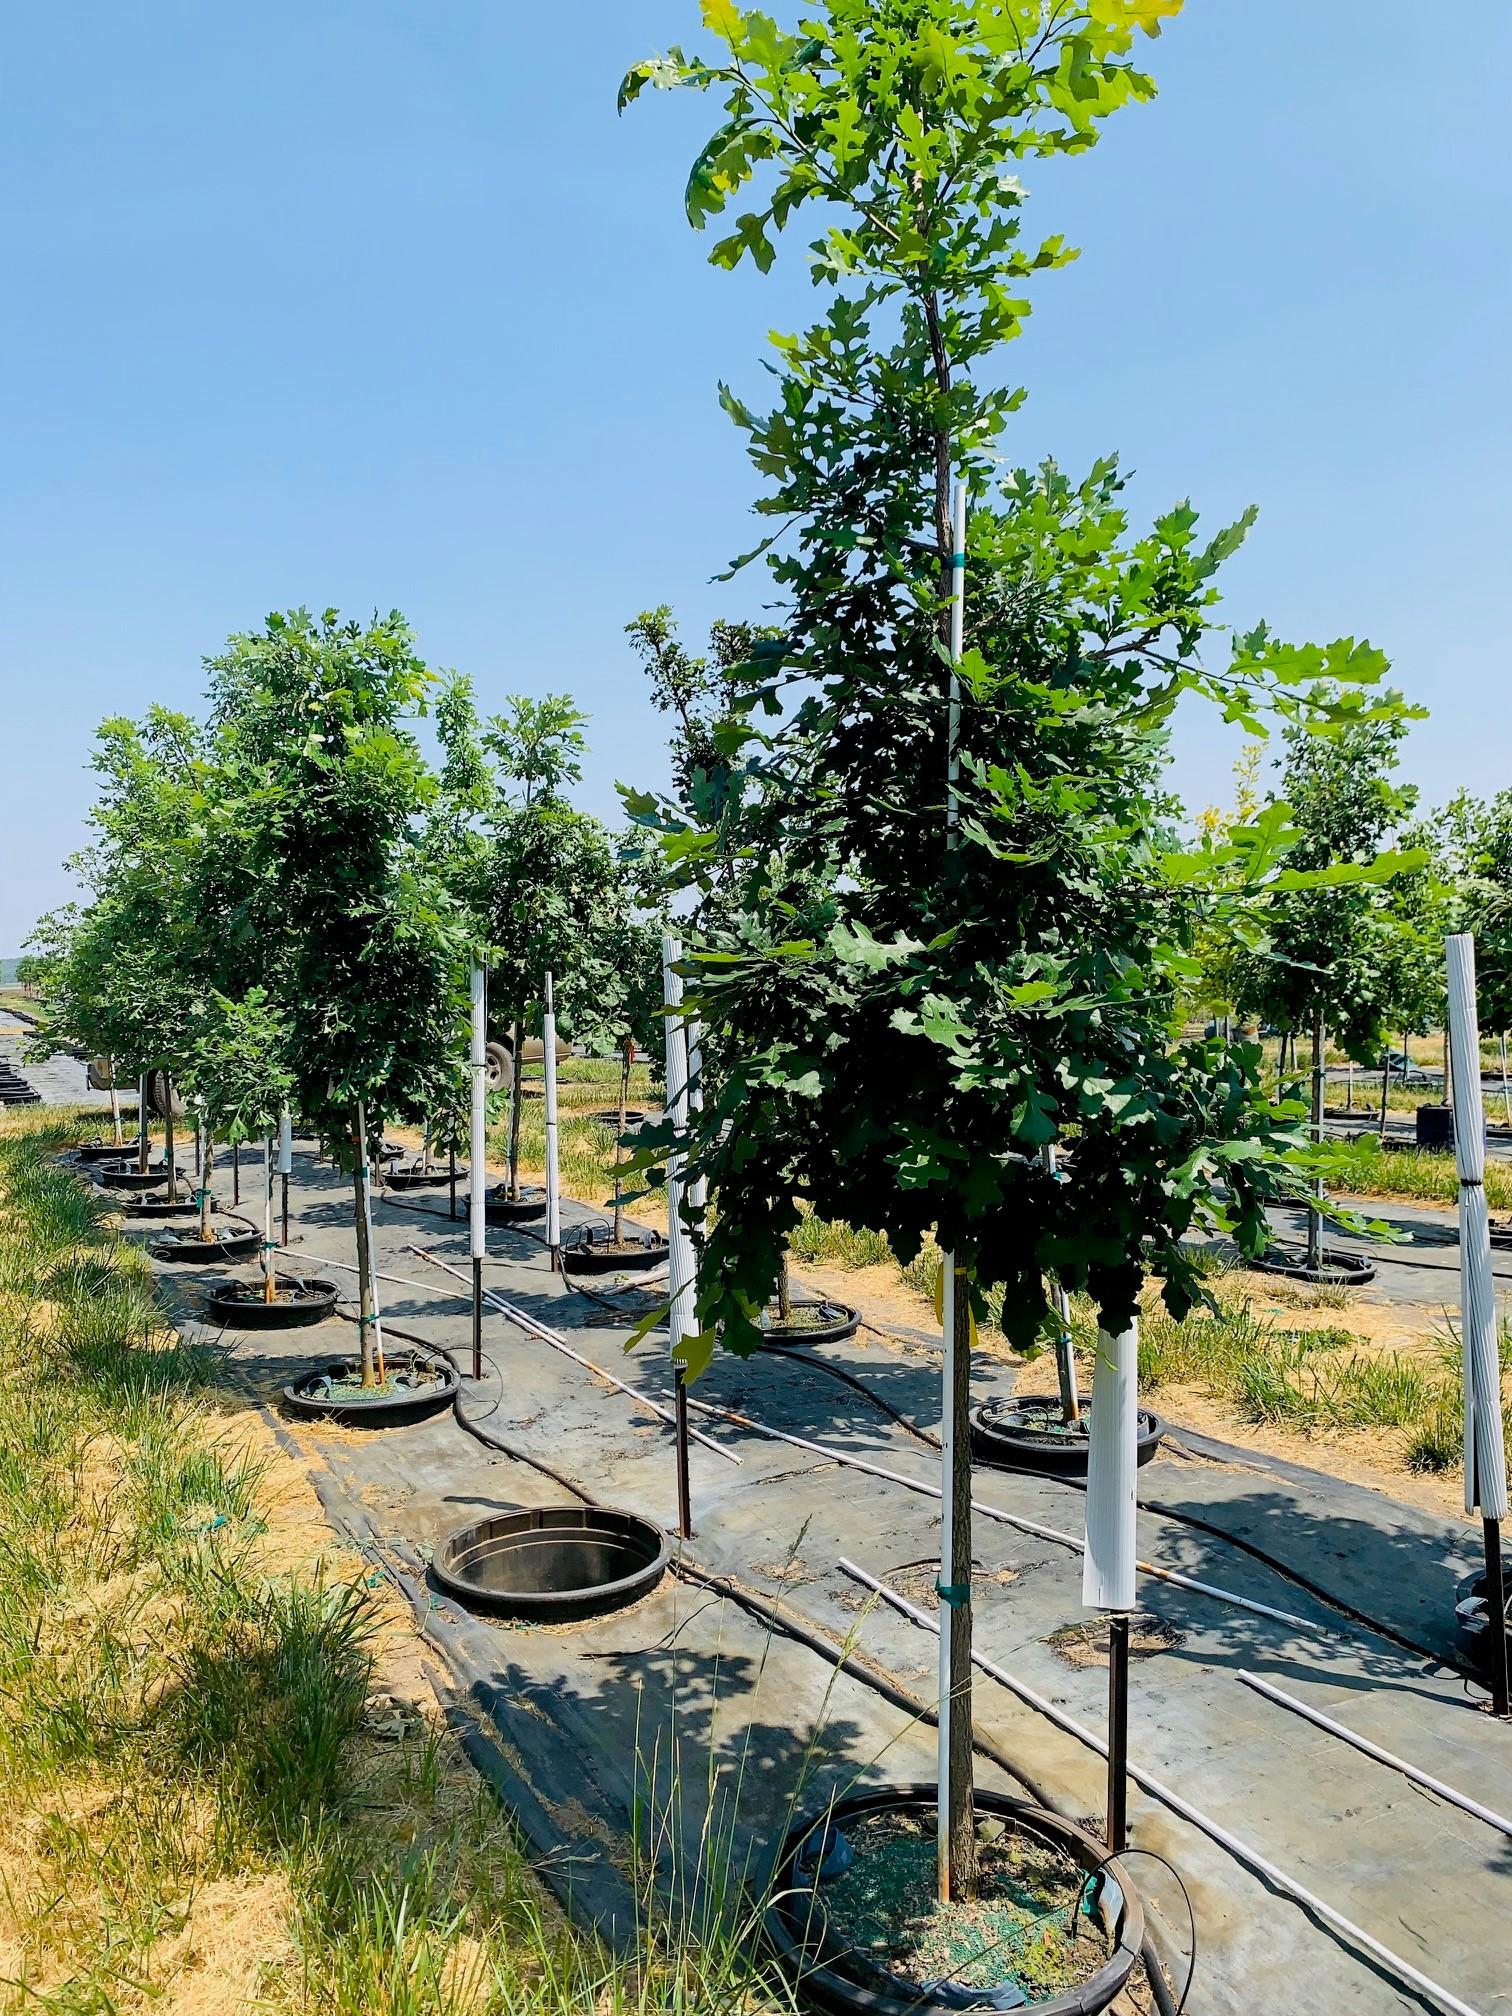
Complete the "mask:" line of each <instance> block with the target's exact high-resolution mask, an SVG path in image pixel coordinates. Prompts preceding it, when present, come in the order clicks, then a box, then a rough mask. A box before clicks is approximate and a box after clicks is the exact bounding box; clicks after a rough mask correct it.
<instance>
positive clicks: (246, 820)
mask: <svg viewBox="0 0 1512 2016" xmlns="http://www.w3.org/2000/svg"><path fill="white" fill-rule="evenodd" d="M209 669H210V671H211V675H212V696H213V699H214V703H215V716H214V719H215V726H216V729H217V732H218V734H219V736H220V738H221V744H222V749H223V761H224V763H225V766H226V772H227V776H228V779H229V780H230V786H229V789H228V791H227V794H226V798H225V801H224V804H223V807H222V816H223V819H224V821H225V823H226V824H227V826H228V828H230V829H231V830H232V832H234V835H235V848H236V852H237V855H238V858H239V860H240V861H241V862H242V864H243V868H244V882H245V889H246V919H247V928H248V931H249V935H250V938H251V941H252V942H254V943H255V944H257V945H259V946H261V947H263V948H264V949H265V953H266V955H267V963H268V967H269V969H270V970H269V976H268V988H269V993H270V997H271V999H272V1000H273V1002H274V1003H275V1004H276V1007H277V1008H278V1010H279V1011H281V1014H282V1016H283V1021H284V1026H285V1028H286V1030H287V1050H286V1062H287V1067H288V1072H289V1074H290V1076H291V1077H292V1080H293V1085H294V1088H295V1093H296V1098H297V1103H298V1105H299V1108H300V1110H301V1112H303V1113H305V1114H306V1115H307V1116H308V1117H309V1118H310V1120H311V1121H312V1122H313V1123H314V1124H315V1126H316V1127H317V1128H318V1130H319V1131H320V1132H321V1134H322V1135H323V1136H325V1137H326V1138H327V1139H328V1140H330V1141H332V1142H333V1143H335V1144H338V1145H339V1146H341V1147H342V1149H343V1152H349V1151H348V1150H347V1147H346V1144H347V1143H348V1142H349V1135H350V1128H351V1116H352V1111H353V1108H354V1106H355V1105H356V1103H357V1102H358V1101H361V1102H363V1103H364V1105H365V1107H366V1109H367V1114H368V1122H369V1126H370V1128H371V1129H372V1130H373V1132H374V1134H375V1135H376V1134H377V1133H378V1132H379V1131H380V1130H381V1128H382V1126H383V1124H384V1122H385V1121H386V1120H387V1119H390V1118H394V1119H401V1120H416V1121H418V1120H423V1118H424V1116H425V1115H426V1113H427V1112H428V1111H430V1110H432V1109H433V1108H437V1107H439V1106H441V1105H442V1104H444V1102H445V1097H446V1094H447V1092H448V1088H449V1086H450V1084H451V1082H452V1079H453V1076H454V1069H453V1066H452V1064H451V1062H450V1061H449V1060H450V1059H451V1058H452V1056H453V1055H454V1053H455V1050H456V1048H457V1045H458V1036H459V1031H460V1028H461V1026H462V1023H463V1020H464V1018H465V1015H466V1000H467V967H468V963H469V959H470V957H471V955H472V952H473V950H474V940H473V937H472V935H471V933H470V930H469V926H468V920H467V916H466V913H465V911H464V909H463V907H462V905H461V904H460V903H459V902H458V900H457V899H456V898H455V896H454V895H453V894H452V892H451V890H450V889H449V887H448V886H447V881H446V877H445V875H444V874H443V873H442V872H441V870H440V868H439V867H438V864H437V861H436V859H435V857H434V856H433V855H428V854H427V852H426V849H425V847H424V844H423V840H424V828H423V821H424V820H425V818H426V816H427V814H428V813H429V812H430V811H431V810H432V808H433V807H434V805H435V803H436V799H437V784H436V779H435V777H434V776H433V774H432V773H431V771H430V769H429V767H428V766H427V764H426V762H425V759H424V757H423V756H422V754H421V751H420V748H419V745H418V743H417V741H416V739H415V735H414V728H413V724H414V722H415V720H416V718H417V717H418V715H419V713H420V712H421V711H422V710H423V708H424V706H425V703H426V697H427V694H428V691H429V689H430V687H431V685H432V683H433V682H432V679H431V675H430V674H429V672H428V671H427V669H426V667H425V665H424V663H423V662H422V660H421V659H420V657H419V656H418V654H417V652H416V650H415V645H414V639H413V637H412V635H411V632H410V630H409V627H408V625H407V624H406V623H405V622H404V619H403V618H402V617H401V616H399V615H398V614H397V612H396V613H394V614H391V615H390V616H389V617H387V618H386V619H380V618H376V617H375V618H374V619H373V620H372V621H371V622H370V623H368V624H366V625H364V624H360V623H356V622H347V623H343V622H342V621H341V620H340V619H339V617H338V616H337V614H336V612H335V611H334V610H327V611H326V612H325V613H324V615H322V616H320V617H319V618H316V617H313V616H311V615H310V613H309V612H308V611H306V610H295V611H292V612H290V613H289V614H288V615H286V616H279V615H274V616H270V617H269V618H268V621H267V625H266V627H265V629H263V630H261V631H257V632H252V633H249V634H246V635H242V636H236V637H233V638H232V639H231V640H230V641H229V643H228V645H227V647H226V650H225V652H224V653H223V654H221V656H219V657H218V658H216V659H214V660H212V661H211V662H210V668H209Z"/></svg>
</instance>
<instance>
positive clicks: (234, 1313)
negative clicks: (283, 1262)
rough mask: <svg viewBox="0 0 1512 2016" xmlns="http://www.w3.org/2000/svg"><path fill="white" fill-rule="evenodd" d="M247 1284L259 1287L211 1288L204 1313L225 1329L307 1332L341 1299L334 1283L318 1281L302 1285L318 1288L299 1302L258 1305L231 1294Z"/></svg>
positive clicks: (329, 1312) (235, 1284)
mask: <svg viewBox="0 0 1512 2016" xmlns="http://www.w3.org/2000/svg"><path fill="white" fill-rule="evenodd" d="M248 1285H250V1286H251V1287H252V1288H253V1289H254V1290H258V1289H260V1286H261V1284H260V1283H258V1282H252V1283H250V1284H247V1283H243V1282H237V1283H234V1284H233V1283H231V1282H227V1283H226V1284H225V1286H224V1287H219V1288H212V1289H211V1290H210V1292H209V1294H208V1295H207V1296H206V1297H205V1313H206V1314H207V1315H208V1316H210V1317H211V1318H212V1319H213V1320H214V1321H215V1322H217V1323H220V1324H222V1325H223V1326H224V1327H225V1328H226V1329H227V1330H306V1329H308V1328H309V1327H310V1325H311V1324H312V1323H323V1322H324V1321H325V1319H326V1318H327V1316H329V1315H331V1314H332V1313H333V1312H334V1310H335V1308H336V1304H337V1302H338V1301H339V1300H340V1298H341V1290H340V1289H339V1288H338V1287H337V1286H336V1283H335V1282H334V1281H323V1280H319V1279H315V1280H311V1281H308V1282H305V1283H303V1284H302V1285H303V1286H304V1287H305V1288H307V1289H318V1290H319V1291H320V1292H319V1294H316V1295H306V1296H303V1297H301V1299H300V1300H298V1301H293V1300H290V1299H288V1298H285V1299H284V1300H283V1301H279V1302H259V1301H256V1300H248V1299H246V1298H244V1297H242V1296H239V1295H237V1294H236V1293H234V1292H230V1291H233V1289H234V1288H242V1287H246V1286H248ZM280 1285H281V1286H284V1287H287V1286H289V1283H288V1282H287V1280H284V1281H282V1282H281V1284H280Z"/></svg>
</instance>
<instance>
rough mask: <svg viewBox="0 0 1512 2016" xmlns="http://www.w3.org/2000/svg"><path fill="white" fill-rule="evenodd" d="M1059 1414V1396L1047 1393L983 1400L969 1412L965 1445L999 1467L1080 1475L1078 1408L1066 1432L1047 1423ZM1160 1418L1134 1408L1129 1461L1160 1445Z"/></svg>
mask: <svg viewBox="0 0 1512 2016" xmlns="http://www.w3.org/2000/svg"><path fill="white" fill-rule="evenodd" d="M1060 1418H1061V1406H1060V1401H1059V1400H1058V1399H1056V1398H1054V1397H1053V1396H1052V1395H1050V1394H1043V1395H1041V1394H1038V1393H1032V1394H1025V1395H1024V1397H1023V1398H1022V1399H1014V1398H1012V1397H1010V1398H1008V1399H1006V1400H989V1401H988V1402H987V1403H986V1405H985V1406H982V1407H978V1408H977V1410H976V1412H975V1413H974V1414H973V1415H972V1417H971V1451H972V1454H973V1455H974V1456H975V1457H976V1458H977V1460H978V1461H979V1462H982V1463H991V1464H993V1465H994V1466H995V1467H996V1468H997V1469H999V1470H1029V1471H1033V1472H1035V1473H1036V1474H1038V1475H1039V1476H1042V1477H1085V1476H1086V1474H1087V1451H1088V1449H1089V1447H1090V1442H1089V1439H1088V1432H1087V1416H1086V1414H1085V1413H1084V1414H1083V1415H1082V1417H1081V1420H1080V1421H1079V1422H1078V1423H1077V1424H1076V1429H1075V1430H1074V1431H1073V1432H1072V1433H1071V1434H1069V1435H1068V1434H1063V1433H1061V1432H1059V1431H1058V1430H1057V1428H1056V1427H1054V1426H1052V1425H1051V1424H1052V1423H1058V1422H1059V1421H1060ZM1164 1434H1165V1423H1164V1421H1162V1420H1161V1418H1160V1416H1159V1415H1158V1414H1152V1413H1151V1412H1150V1410H1149V1409H1148V1408H1147V1407H1141V1408H1140V1410H1139V1432H1138V1440H1137V1441H1136V1443H1135V1461H1136V1462H1137V1463H1138V1465H1139V1467H1140V1469H1143V1468H1144V1466H1145V1464H1146V1463H1148V1462H1149V1461H1150V1459H1151V1457H1152V1456H1153V1455H1154V1454H1155V1451H1156V1450H1157V1449H1158V1448H1159V1447H1160V1438H1161V1437H1162V1436H1163V1435H1164Z"/></svg>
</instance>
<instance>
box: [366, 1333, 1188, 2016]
mask: <svg viewBox="0 0 1512 2016" xmlns="http://www.w3.org/2000/svg"><path fill="white" fill-rule="evenodd" d="M338 1313H340V1314H341V1315H342V1316H343V1317H344V1318H345V1319H346V1321H347V1322H354V1321H355V1320H356V1319H355V1318H354V1317H352V1316H350V1315H348V1314H347V1312H346V1311H345V1310H341V1311H339V1312H338ZM384 1327H385V1329H386V1330H387V1331H388V1333H389V1335H390V1336H392V1337H398V1338H401V1339H402V1340H403V1341H404V1342H405V1343H406V1344H413V1345H417V1346H418V1347H419V1348H420V1349H422V1350H425V1351H431V1352H434V1353H435V1354H436V1355H437V1356H438V1357H440V1358H444V1359H446V1360H447V1362H448V1363H449V1364H450V1365H451V1366H452V1367H453V1369H454V1370H456V1369H457V1361H456V1359H455V1358H454V1357H453V1355H452V1353H451V1352H450V1351H449V1350H448V1349H447V1348H446V1346H445V1345H444V1344H434V1343H432V1342H430V1340H429V1339H427V1338H424V1337H421V1336H418V1335H417V1334H416V1333H415V1332H414V1331H410V1330H400V1329H399V1328H397V1327H396V1326H395V1325H393V1324H386V1325H385V1326H384ZM773 1355H774V1356H779V1355H783V1354H780V1353H777V1352H774V1353H773ZM490 1369H494V1368H492V1366H491V1367H490ZM458 1376H459V1378H460V1373H459V1375H458ZM869 1397H875V1396H869ZM452 1411H453V1413H454V1414H455V1416H456V1419H457V1424H458V1426H459V1427H460V1428H461V1429H462V1430H463V1431H464V1432H465V1433H466V1434H468V1435H471V1436H472V1437H473V1438H474V1439H475V1440H476V1441H478V1442H481V1443H482V1444H483V1446H484V1447H485V1448H486V1449H492V1450H495V1451H496V1452H497V1453H498V1454H499V1455H501V1456H507V1457H509V1458H510V1459H511V1460H512V1461H515V1462H519V1463H523V1464H525V1465H526V1466H527V1467H528V1468H529V1469H532V1470H537V1471H539V1472H540V1473H541V1474H542V1475H543V1476H546V1477H549V1478H550V1479H551V1480H552V1482H553V1483H556V1484H560V1485H561V1486H562V1488H563V1489H564V1490H566V1491H570V1492H571V1493H572V1495H573V1496H574V1497H575V1498H577V1499H578V1500H579V1501H580V1502H581V1503H582V1504H584V1505H586V1506H588V1507H590V1508H601V1507H602V1504H603V1501H602V1499H599V1498H596V1497H594V1495H593V1494H592V1492H590V1491H588V1490H587V1489H586V1488H585V1487H584V1486H583V1485H581V1484H579V1483H578V1482H577V1481H576V1480H575V1479H574V1478H572V1477H569V1476H567V1475H566V1473H565V1472H564V1471H561V1470H557V1469H555V1468H553V1466H552V1465H551V1464H549V1463H547V1462H545V1461H544V1460H543V1459H542V1458H541V1457H539V1456H533V1455H531V1454H530V1453H529V1451H527V1450H525V1449H522V1448H520V1446H519V1445H518V1444H517V1443H513V1442H508V1441H506V1440H505V1439H504V1437H503V1436H501V1435H496V1434H493V1433H492V1432H490V1431H489V1430H488V1429H486V1428H484V1427H482V1426H481V1425H480V1424H478V1423H477V1422H475V1421H473V1420H470V1419H469V1417H468V1415H467V1412H466V1410H465V1409H464V1407H463V1405H462V1395H461V1388H460V1385H459V1387H458V1391H457V1398H456V1400H455V1401H454V1402H453V1410H452ZM668 1565H669V1566H670V1568H671V1571H672V1573H673V1574H674V1575H675V1576H676V1577H677V1578H678V1579H679V1580H680V1581H683V1582H686V1583H688V1584H689V1585H690V1586H691V1587H693V1588H696V1589H706V1590H709V1591H710V1592H712V1593H713V1594H715V1595H717V1596H720V1597H722V1598H724V1599H725V1600H726V1601H728V1602H730V1603H733V1604H734V1605H735V1606H736V1608H737V1609H740V1610H744V1611H745V1612H746V1614H747V1615H748V1616H751V1617H754V1618H756V1619H757V1621H758V1622H760V1623H763V1624H765V1625H766V1626H767V1628H768V1629H769V1630H773V1631H778V1632H780V1633H781V1634H782V1635H783V1636H784V1637H785V1638H790V1639H792V1640H793V1641H794V1642H795V1643H797V1644H800V1645H803V1646H805V1647H806V1648H807V1649H808V1650H809V1651H811V1652H814V1653H817V1654H818V1656H819V1657H820V1658H821V1659H823V1660H824V1661H825V1662H826V1663H827V1664H828V1665H831V1666H833V1667H834V1668H835V1670H836V1671H837V1672H841V1673H847V1674H849V1675H850V1676H851V1677H852V1678H853V1679H856V1680H859V1681H860V1682H861V1683H862V1684H863V1686H866V1687H869V1688H871V1690H872V1691H873V1693H875V1694H877V1695H879V1696H880V1697H881V1698H882V1699H883V1700H884V1701H886V1702H887V1703H888V1704H889V1705H890V1706H891V1707H894V1708H898V1709H900V1710H901V1711H902V1712H903V1713H905V1714H907V1715H910V1716H912V1717H914V1719H915V1720H917V1721H921V1722H924V1723H926V1724H928V1725H929V1726H931V1727H933V1726H934V1724H935V1723H936V1721H937V1719H938V1709H937V1707H936V1706H935V1705H934V1704H932V1703H930V1702H928V1701H926V1700H925V1699H924V1698H923V1696H922V1695H919V1694H915V1693H914V1692H913V1690H912V1689H911V1688H909V1687H905V1686H904V1684H903V1682H902V1681H901V1680H899V1679H897V1678H896V1677H895V1676H894V1675H893V1674H891V1673H890V1672H889V1671H888V1670H887V1668H886V1667H885V1666H883V1665H881V1664H880V1663H879V1662H878V1661H876V1660H874V1659H871V1658H868V1657H866V1656H865V1655H864V1654H862V1653H860V1652H859V1651H858V1650H857V1649H856V1648H855V1647H854V1646H851V1647H847V1646H845V1645H843V1644H837V1643H836V1641H835V1640H834V1638H833V1637H832V1636H831V1634H830V1633H828V1632H826V1631H825V1630H824V1629H823V1627H822V1626H821V1625H819V1624H816V1623H815V1622H814V1621H813V1620H812V1619H810V1618H808V1617H805V1616H803V1615H802V1613H801V1612H798V1611H794V1610H792V1609H790V1608H789V1606H788V1605H787V1604H785V1603H783V1602H781V1601H780V1600H779V1599H777V1598H774V1597H768V1596H763V1595H761V1594H759V1593H758V1592H757V1591H756V1590H754V1589H751V1588H749V1587H748V1586H747V1585H746V1584H745V1583H743V1582H741V1581H739V1580H737V1579H736V1578H735V1577H734V1576H731V1575H720V1574H716V1573H715V1572H714V1571H713V1570H712V1569H708V1568H704V1567H701V1566H700V1565H699V1563H698V1562H696V1561H695V1560H693V1558H692V1557H691V1556H690V1555H689V1554H687V1553H686V1552H679V1553H676V1554H674V1555H673V1557H672V1559H671V1561H670V1563H669V1564H668ZM972 1747H973V1748H974V1749H975V1750H976V1752H977V1753H978V1755H979V1756H982V1757H986V1758H987V1759H988V1760H989V1761H990V1762H991V1763H993V1764H995V1765H996V1766H997V1767H998V1769H999V1770H1000V1771H1002V1772H1003V1773H1004V1775H1005V1776H1006V1777H1008V1778H1010V1779H1012V1781H1013V1782H1014V1783H1015V1784H1017V1785H1021V1786H1022V1787H1023V1789H1024V1790H1025V1792H1027V1793H1028V1795H1029V1797H1030V1798H1031V1799H1033V1800H1034V1801H1035V1802H1036V1803H1037V1804H1038V1805H1041V1806H1043V1807H1044V1808H1045V1809H1046V1810H1047V1811H1048V1812H1051V1813H1058V1814H1060V1816H1061V1818H1063V1819H1066V1818H1072V1817H1074V1816H1072V1815H1068V1814H1065V1813H1062V1812H1061V1808H1060V1807H1059V1806H1058V1805H1057V1803H1056V1802H1055V1800H1054V1799H1053V1798H1052V1797H1051V1796H1050V1794H1049V1793H1048V1792H1047V1791H1046V1789H1045V1787H1044V1786H1043V1785H1042V1784H1041V1783H1040V1781H1039V1780H1038V1779H1037V1778H1036V1777H1035V1776H1034V1775H1033V1773H1032V1772H1030V1771H1026V1770H1025V1768H1024V1767H1023V1765H1021V1764H1019V1763H1017V1762H1016V1761H1015V1760H1014V1759H1013V1758H1012V1757H1011V1756H1010V1755H1009V1754H1008V1752H1007V1751H1006V1750H1004V1749H1003V1748H1002V1746H1001V1745H1000V1744H997V1743H994V1742H993V1740H992V1739H991V1737H989V1736H984V1735H982V1734H981V1733H980V1731H978V1730H976V1729H973V1730H972ZM1128 1852H1130V1853H1140V1854H1145V1855H1153V1851H1152V1850H1150V1849H1140V1850H1130V1851H1128ZM1153 1859H1154V1860H1156V1861H1158V1862H1162V1863H1164V1866H1165V1867H1166V1868H1167V1869H1170V1866H1171V1865H1170V1864H1169V1863H1168V1862H1164V1858H1163V1857H1162V1856H1158V1855H1153ZM1171 1873H1172V1874H1173V1875H1176V1872H1175V1871H1174V1870H1172V1871H1171ZM1176 1882H1177V1884H1178V1886H1179V1887H1180V1889H1181V1892H1182V1895H1183V1897H1186V1896H1187V1892H1186V1886H1185V1884H1183V1883H1182V1881H1181V1878H1180V1876H1179V1875H1177V1876H1176ZM1187 1908H1188V1913H1189V1915H1190V1913H1191V1900H1190V1898H1187ZM1191 1924H1192V1933H1191V1937H1192V1950H1191V1957H1190V1961H1189V1964H1188V1970H1187V1982H1186V1987H1185V1988H1184V1989H1183V1990H1182V1994H1181V1997H1180V2000H1179V2001H1178V2000H1176V1999H1175V1998H1174V1997H1173V1995H1172V1992H1171V1987H1170V1983H1169V1982H1168V1981H1167V1979H1166V1974H1165V1967H1164V1964H1163V1963H1162V1961H1161V1958H1160V1955H1159V1953H1158V1951H1157V1950H1156V1947H1155V1943H1154V1940H1153V1939H1152V1938H1151V1937H1150V1936H1149V1935H1148V1934H1147V1935H1146V1937H1145V1942H1144V1945H1143V1946H1142V1947H1141V1949H1140V1959H1141V1960H1142V1962H1143V1963H1144V1970H1145V1975H1146V1977H1147V1979H1148V1981H1149V1984H1150V1994H1151V1997H1152V1998H1153V2000H1154V2003H1155V2007H1156V2010H1157V2012H1158V2016H1181V2012H1182V2010H1183V2009H1184V2008H1185V2007H1186V2000H1187V1996H1188V1995H1189V1994H1190V1992H1191V1986H1192V1977H1193V1975H1194V1973H1195V1972H1196V1966H1197V1921H1196V1918H1195V1916H1192V1920H1191Z"/></svg>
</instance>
